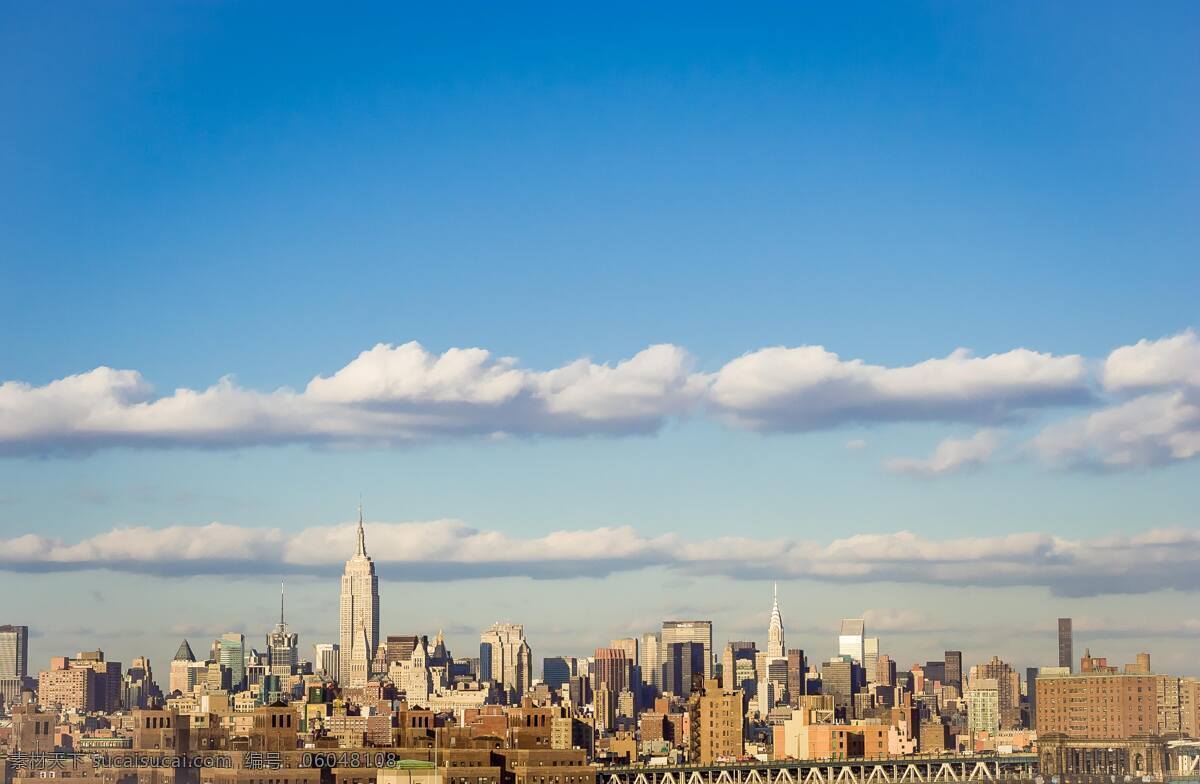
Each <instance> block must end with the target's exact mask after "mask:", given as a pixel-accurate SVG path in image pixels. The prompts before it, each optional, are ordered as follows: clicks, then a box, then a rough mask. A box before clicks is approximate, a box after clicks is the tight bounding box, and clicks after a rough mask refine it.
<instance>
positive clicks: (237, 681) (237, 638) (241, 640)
mask: <svg viewBox="0 0 1200 784" xmlns="http://www.w3.org/2000/svg"><path fill="white" fill-rule="evenodd" d="M216 647H217V663H218V664H220V665H221V667H223V668H224V669H226V670H229V687H230V688H231V689H233V690H234V691H240V690H241V689H243V688H245V686H246V636H245V635H243V634H240V633H238V632H226V633H225V634H222V635H221V638H220V639H218V640H217V644H216Z"/></svg>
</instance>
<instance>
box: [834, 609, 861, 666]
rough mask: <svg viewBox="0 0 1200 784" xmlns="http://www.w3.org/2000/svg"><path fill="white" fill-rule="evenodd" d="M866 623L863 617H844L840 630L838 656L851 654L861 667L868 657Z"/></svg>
mask: <svg viewBox="0 0 1200 784" xmlns="http://www.w3.org/2000/svg"><path fill="white" fill-rule="evenodd" d="M865 627H866V624H865V623H863V620H862V618H843V619H842V625H841V630H840V631H839V632H838V656H849V657H850V658H851V659H853V660H854V661H856V662H857V663H858V665H859V666H860V667H861V666H862V664H863V660H864V659H865V658H866V650H865V648H866V644H865V643H864V642H863V633H864V630H865Z"/></svg>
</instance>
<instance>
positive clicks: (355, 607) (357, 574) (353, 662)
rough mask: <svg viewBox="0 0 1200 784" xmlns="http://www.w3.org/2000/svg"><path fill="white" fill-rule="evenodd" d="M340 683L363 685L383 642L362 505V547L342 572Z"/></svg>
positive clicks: (359, 518) (339, 628)
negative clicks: (377, 648) (378, 648)
mask: <svg viewBox="0 0 1200 784" xmlns="http://www.w3.org/2000/svg"><path fill="white" fill-rule="evenodd" d="M338 632H339V639H338V650H339V655H338V682H339V683H340V684H341V685H342V687H343V688H345V687H350V688H356V687H362V686H366V685H367V681H368V680H369V679H370V677H371V661H372V660H373V659H374V658H375V646H376V645H378V644H379V578H378V577H376V576H375V562H374V561H372V560H371V557H370V556H369V555H367V539H366V534H365V533H364V532H363V519H362V505H361V504H359V507H358V549H357V550H356V551H355V553H354V555H353V557H351V558H350V560H349V561H346V570H345V572H343V573H342V598H341V605H340V613H339V618H338Z"/></svg>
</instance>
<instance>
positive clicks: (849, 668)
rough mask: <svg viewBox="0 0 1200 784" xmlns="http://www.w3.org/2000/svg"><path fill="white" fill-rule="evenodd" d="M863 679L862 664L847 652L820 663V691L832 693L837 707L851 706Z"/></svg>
mask: <svg viewBox="0 0 1200 784" xmlns="http://www.w3.org/2000/svg"><path fill="white" fill-rule="evenodd" d="M864 681H865V679H864V677H863V669H862V665H861V664H859V663H858V662H857V661H855V660H854V659H853V658H851V657H850V655H849V654H843V655H841V656H839V657H837V658H836V659H830V660H829V661H827V662H825V663H824V664H822V665H821V693H822V694H827V695H832V696H833V697H834V700H835V702H836V704H837V706H838V707H849V706H852V705H853V704H854V695H855V694H857V693H858V692H859V690H860V689H861V688H862V687H863V684H864Z"/></svg>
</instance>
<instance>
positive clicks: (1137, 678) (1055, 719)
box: [1035, 656, 1160, 740]
mask: <svg viewBox="0 0 1200 784" xmlns="http://www.w3.org/2000/svg"><path fill="white" fill-rule="evenodd" d="M1085 663H1087V664H1088V670H1089V671H1088V672H1081V673H1080V674H1078V675H1075V674H1072V673H1071V671H1070V670H1069V669H1067V668H1066V667H1057V668H1045V667H1044V668H1042V669H1041V670H1039V672H1038V675H1037V680H1036V685H1035V689H1036V692H1037V696H1036V700H1037V724H1036V725H1035V726H1036V727H1037V731H1038V736H1039V737H1041V736H1043V735H1048V734H1051V733H1061V734H1062V735H1065V736H1067V737H1069V738H1078V739H1111V740H1125V739H1129V738H1132V737H1134V736H1138V735H1155V734H1159V705H1158V678H1159V677H1160V676H1157V675H1150V674H1145V673H1137V674H1126V673H1121V672H1118V671H1117V668H1116V667H1108V666H1107V662H1105V660H1104V659H1093V658H1092V657H1091V656H1086V657H1085Z"/></svg>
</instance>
